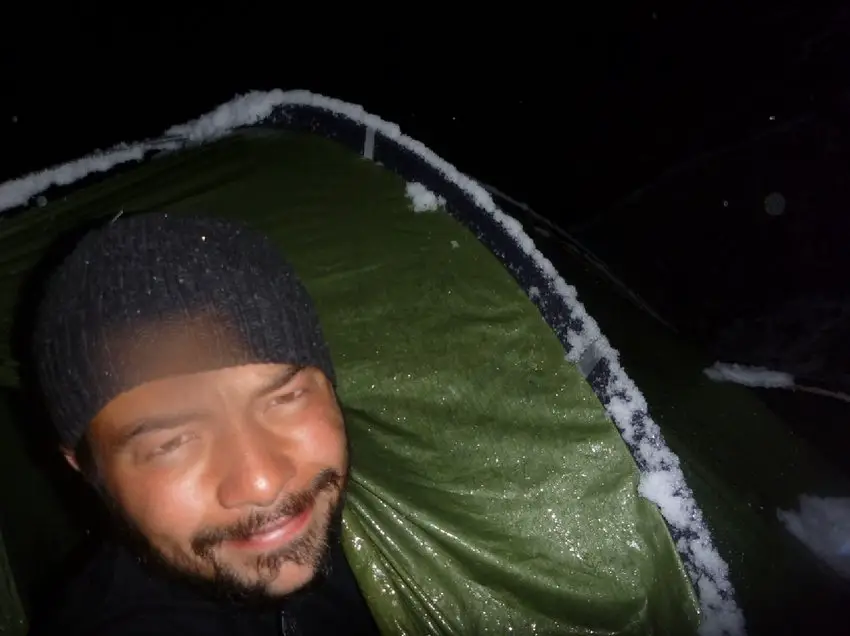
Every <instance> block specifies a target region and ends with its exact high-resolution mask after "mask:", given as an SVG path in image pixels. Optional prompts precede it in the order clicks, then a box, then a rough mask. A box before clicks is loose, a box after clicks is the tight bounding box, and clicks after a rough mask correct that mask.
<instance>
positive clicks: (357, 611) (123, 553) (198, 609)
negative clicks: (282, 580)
mask: <svg viewBox="0 0 850 636" xmlns="http://www.w3.org/2000/svg"><path fill="white" fill-rule="evenodd" d="M284 624H285V626H286V627H285V629H284ZM32 625H33V626H32V629H31V631H30V634H31V635H32V636H47V635H50V636H53V635H54V634H55V635H61V636H113V635H114V636H225V635H226V636H281V635H285V636H290V635H293V636H313V635H314V634H316V635H322V636H327V635H328V634H343V633H344V634H352V635H353V634H358V635H360V634H363V635H366V634H370V635H371V634H377V633H378V630H377V627H376V626H375V623H374V621H373V619H372V616H371V614H370V613H369V609H368V608H367V606H366V604H365V602H364V600H363V598H362V596H361V594H360V590H359V589H358V587H357V583H356V581H355V579H354V576H353V574H352V572H351V569H350V567H349V566H348V563H347V562H346V560H345V555H344V554H343V552H342V547H341V546H339V545H338V544H336V545H335V547H334V549H333V551H332V564H331V574H330V576H329V577H327V578H326V579H324V580H322V581H321V582H320V583H319V584H318V585H317V586H316V587H315V590H314V591H312V593H310V594H305V595H303V596H301V597H300V598H299V600H298V603H297V605H296V604H295V603H292V602H286V601H284V602H283V603H282V604H281V608H280V610H276V609H275V610H263V611H259V610H253V609H248V608H245V607H239V606H235V605H232V604H226V603H222V602H220V601H215V600H212V599H209V598H207V597H205V596H202V595H201V594H200V593H199V592H197V591H196V590H194V589H192V588H189V587H188V586H185V585H182V584H180V583H176V582H174V581H172V580H169V579H165V578H163V577H161V576H158V575H156V574H154V573H152V572H150V571H149V570H148V569H147V568H146V567H145V566H143V565H141V564H140V563H139V562H138V560H137V559H136V558H135V557H134V556H133V555H131V554H130V553H129V552H128V551H127V550H126V549H125V548H123V547H120V546H118V545H116V544H113V543H108V544H106V545H104V546H103V547H102V548H101V549H100V550H99V552H98V554H97V555H96V557H95V558H94V559H93V560H92V561H91V562H90V563H89V564H88V566H87V567H86V568H85V569H84V570H83V572H82V573H81V574H80V575H79V576H77V577H76V578H75V579H74V580H72V582H71V584H70V585H69V586H68V587H67V589H66V591H65V594H64V595H63V597H62V600H61V601H60V602H59V603H58V604H56V606H53V607H42V608H40V611H39V612H38V613H37V615H36V616H34V617H33V621H32Z"/></svg>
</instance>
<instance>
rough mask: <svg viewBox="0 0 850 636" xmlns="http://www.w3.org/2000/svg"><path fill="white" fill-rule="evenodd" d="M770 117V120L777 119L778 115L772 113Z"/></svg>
mask: <svg viewBox="0 0 850 636" xmlns="http://www.w3.org/2000/svg"><path fill="white" fill-rule="evenodd" d="M768 119H769V120H770V121H776V115H771V116H770V117H768Z"/></svg>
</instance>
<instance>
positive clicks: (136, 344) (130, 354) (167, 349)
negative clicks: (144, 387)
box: [103, 312, 251, 383]
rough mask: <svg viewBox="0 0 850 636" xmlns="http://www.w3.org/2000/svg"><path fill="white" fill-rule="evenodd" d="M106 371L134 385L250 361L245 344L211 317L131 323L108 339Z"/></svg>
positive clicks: (222, 321)
mask: <svg viewBox="0 0 850 636" xmlns="http://www.w3.org/2000/svg"><path fill="white" fill-rule="evenodd" d="M103 354H104V357H105V358H106V360H107V361H108V364H109V365H110V367H111V369H110V371H111V372H113V373H117V374H120V375H121V376H124V377H125V378H127V380H128V381H131V382H133V383H139V382H143V381H150V380H155V379H158V378H164V377H172V376H181V375H187V374H194V373H198V372H201V371H205V370H211V369H217V368H222V367H226V366H236V365H239V364H245V363H247V362H250V359H251V354H250V351H249V347H248V343H246V342H245V341H244V338H243V337H242V335H241V334H240V333H239V330H238V329H236V328H235V327H233V326H232V324H231V323H230V321H228V320H227V319H225V318H224V317H222V316H218V315H215V314H213V313H211V312H204V313H195V314H191V315H189V314H187V315H179V316H176V315H172V316H169V317H167V318H162V319H157V320H153V321H145V322H136V323H131V324H129V325H123V326H121V327H119V328H115V329H113V330H112V331H111V333H109V334H107V336H106V342H105V346H104V349H103Z"/></svg>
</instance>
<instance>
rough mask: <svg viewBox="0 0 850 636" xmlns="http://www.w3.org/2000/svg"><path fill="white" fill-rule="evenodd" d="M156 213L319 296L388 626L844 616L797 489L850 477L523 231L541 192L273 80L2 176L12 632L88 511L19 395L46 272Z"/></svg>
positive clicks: (3, 488)
mask: <svg viewBox="0 0 850 636" xmlns="http://www.w3.org/2000/svg"><path fill="white" fill-rule="evenodd" d="M152 209H157V210H167V211H170V212H171V213H173V214H181V213H185V212H191V213H196V212H199V211H203V212H204V213H207V214H214V215H225V216H234V217H239V218H241V219H243V220H246V221H247V222H249V223H251V224H253V225H255V226H256V227H258V228H259V229H261V230H264V231H265V232H267V233H268V234H269V235H270V236H272V237H273V238H274V239H275V240H276V241H277V242H278V243H279V245H280V247H281V249H282V250H284V251H285V253H286V254H287V256H288V257H289V258H290V259H291V260H292V261H293V262H294V264H295V265H296V267H297V269H298V270H299V272H300V273H301V274H302V276H303V277H304V279H305V281H306V283H307V285H308V287H309V288H310V291H311V293H312V294H313V295H314V297H315V299H316V302H317V304H318V306H319V310H320V312H321V314H322V317H323V321H324V323H325V325H326V327H325V329H326V332H327V334H328V338H329V341H330V344H331V347H332V350H333V352H334V357H335V360H336V364H337V366H338V375H339V377H340V397H341V400H342V402H343V404H344V407H345V412H346V414H347V420H348V426H349V430H350V433H349V434H350V436H351V439H352V446H353V453H354V455H353V485H352V487H351V492H350V497H349V500H348V504H347V508H346V513H345V533H346V550H347V553H348V555H349V558H350V561H351V564H352V567H353V569H354V571H355V574H356V576H357V578H358V580H359V583H360V585H361V587H362V589H363V591H364V594H365V596H366V598H367V600H368V603H369V604H370V606H371V608H372V610H373V613H374V614H375V616H376V618H377V621H378V623H379V625H380V627H381V628H382V630H383V632H384V633H387V634H401V633H404V634H484V633H492V634H504V633H509V632H512V633H520V634H529V633H536V634H546V633H559V634H562V633H573V634H590V633H592V634H646V633H654V634H686V633H697V632H699V633H701V634H744V633H752V634H755V633H765V634H768V633H769V634H776V633H783V632H785V631H791V632H794V633H796V632H798V631H811V630H810V629H804V627H806V628H814V627H815V626H817V625H818V624H819V623H818V621H821V622H822V624H823V625H830V624H831V623H830V621H831V620H833V619H834V615H832V614H830V611H831V610H833V609H834V608H835V607H841V605H840V603H841V600H842V597H841V596H840V595H841V594H842V593H843V591H844V588H842V587H841V586H842V582H841V578H840V574H841V572H842V570H841V569H840V568H836V567H835V561H834V558H839V557H840V554H838V553H837V552H836V553H834V554H833V553H830V550H829V549H824V548H823V546H824V545H832V544H824V543H823V542H821V543H820V544H818V545H819V546H820V549H815V548H814V547H812V544H811V543H807V542H806V541H805V540H803V539H802V535H803V534H805V531H806V530H808V531H810V532H811V530H812V524H810V523H808V524H807V519H808V517H806V510H812V509H814V510H815V511H816V512H817V513H819V514H820V516H819V517H818V518H819V519H822V518H824V517H823V514H822V513H823V510H822V508H821V507H819V506H817V505H814V508H812V505H813V504H812V500H811V499H804V500H803V503H804V508H803V510H802V512H798V506H799V505H800V501H801V500H800V497H801V496H807V497H808V496H811V497H816V498H817V497H846V496H847V495H848V493H850V488H848V484H847V483H846V482H845V481H843V480H842V478H841V476H840V475H838V474H834V473H832V472H831V471H830V470H829V469H828V468H827V467H826V465H825V464H824V463H823V462H821V461H820V460H819V457H818V456H816V455H815V454H814V452H813V451H811V450H810V449H808V448H807V447H806V446H805V445H803V444H801V443H800V442H799V441H798V440H796V439H795V438H794V437H793V436H792V435H791V434H790V433H789V432H788V431H787V430H786V429H785V428H784V426H783V425H782V423H781V422H779V421H777V420H776V419H774V418H773V417H772V416H771V415H770V413H769V412H768V411H767V410H766V409H764V408H763V407H762V406H761V405H760V403H759V402H758V401H757V400H756V399H755V398H754V397H753V396H752V395H751V394H750V393H749V392H748V390H747V389H746V388H743V387H740V386H735V385H733V384H725V383H716V382H713V381H711V380H710V379H709V378H707V377H706V376H705V375H704V374H703V372H702V370H703V369H704V368H706V367H708V366H709V365H710V361H707V360H705V359H703V358H702V357H701V355H700V354H699V353H697V352H695V351H692V350H689V349H688V348H687V347H686V346H685V345H683V344H682V343H681V342H679V341H678V340H677V339H676V338H675V337H674V336H673V335H672V333H671V332H670V331H669V330H668V329H667V328H666V327H665V326H664V325H663V324H661V323H660V322H659V321H658V320H656V319H655V318H654V317H653V316H652V315H651V314H650V312H649V311H648V310H646V308H645V307H643V306H642V305H641V303H640V299H638V298H636V297H635V296H634V295H631V294H629V293H625V292H624V290H623V289H622V287H621V286H619V285H618V283H617V281H616V279H614V278H613V277H612V276H610V275H609V274H608V273H607V272H606V271H605V269H604V268H603V267H601V266H600V265H599V264H598V263H597V262H596V261H594V259H593V258H592V255H589V254H587V253H584V252H582V251H581V249H580V248H578V247H577V246H573V248H574V249H573V248H569V249H565V247H564V244H563V242H562V241H559V242H557V243H556V242H555V241H554V240H549V239H547V238H546V236H545V234H541V238H540V239H539V241H538V244H537V245H536V244H535V243H534V242H533V241H532V240H531V239H530V238H529V235H528V234H526V231H525V230H524V227H529V226H531V225H534V224H539V223H541V221H540V218H539V217H537V216H536V215H535V214H534V213H533V212H532V211H531V210H528V209H527V208H526V207H525V206H523V205H521V204H517V203H516V202H514V201H512V200H511V199H509V198H508V197H506V196H504V195H501V194H499V193H497V192H495V191H494V190H492V189H488V188H487V187H485V186H482V185H481V184H479V183H477V182H476V181H474V180H472V179H471V178H469V177H467V176H465V175H464V174H462V173H461V172H459V171H458V170H457V169H456V168H454V167H453V166H451V165H449V164H448V163H446V162H445V161H443V160H442V159H440V158H439V157H437V156H436V155H435V154H434V153H433V152H431V151H430V150H429V149H427V148H426V147H424V146H423V145H422V144H420V143H418V142H416V141H415V140H413V139H411V138H409V137H407V136H405V135H403V134H402V133H401V132H400V131H399V129H398V128H397V127H396V126H394V125H393V124H390V123H387V122H385V121H383V120H381V119H379V118H378V117H376V116H373V115H370V114H367V113H365V112H364V111H363V110H362V109H361V108H360V107H358V106H354V105H351V104H347V103H344V102H341V101H337V100H334V99H329V98H325V97H321V96H318V95H314V94H310V93H307V92H301V91H294V92H282V91H274V92H270V93H262V94H260V93H252V94H248V95H246V96H244V97H241V98H238V99H236V100H234V101H232V102H230V103H227V104H224V105H222V106H221V107H219V108H218V109H216V110H215V111H214V112H212V113H210V114H208V115H206V116H204V117H201V118H200V119H198V120H196V121H192V122H189V123H187V124H185V125H181V126H176V127H174V128H172V129H170V130H168V131H166V133H165V134H164V135H163V137H162V138H160V139H154V140H148V141H145V142H141V143H138V144H131V145H125V146H121V147H119V148H116V149H113V150H110V151H107V152H103V153H99V154H97V155H95V156H91V157H86V158H83V159H80V160H79V161H76V162H73V163H70V164H67V165H64V166H59V167H57V168H53V169H49V170H46V171H44V172H41V173H38V174H32V175H29V176H26V177H23V178H21V179H19V180H16V181H12V182H8V183H6V184H3V185H0V210H3V212H2V213H0V302H2V303H3V310H2V312H0V325H2V329H3V338H2V341H0V342H2V345H0V346H2V348H0V371H1V372H2V373H1V374H0V377H2V383H3V385H4V388H3V394H2V400H0V436H2V438H0V461H2V467H3V471H5V472H4V478H3V479H2V482H0V484H2V485H0V497H2V513H3V514H2V540H3V541H2V543H0V557H2V558H0V574H2V578H0V581H2V584H1V585H2V587H0V594H2V597H0V603H2V604H0V608H2V612H3V613H2V620H3V621H5V623H4V624H3V625H0V628H2V630H5V631H4V633H15V632H16V630H18V629H20V630H22V629H23V625H24V623H25V621H26V618H25V617H26V616H27V612H31V611H33V607H36V608H37V607H39V605H38V604H37V602H36V601H37V600H39V599H40V598H42V590H43V589H45V588H44V586H45V585H46V584H47V583H48V582H49V581H52V580H54V579H56V578H57V573H58V572H60V571H61V568H62V567H63V565H62V564H64V563H65V562H66V561H67V560H68V559H69V558H71V555H74V554H76V552H77V548H78V546H80V545H84V542H83V539H84V537H85V536H86V534H87V533H88V532H90V531H91V530H92V528H93V523H94V522H93V521H92V517H91V516H90V515H87V514H85V511H87V510H89V509H90V506H89V504H90V502H88V501H86V499H85V497H86V496H87V495H86V493H85V491H84V489H82V487H80V486H79V485H78V484H77V483H76V482H75V481H74V480H73V479H71V476H70V475H69V474H68V473H67V472H66V471H63V470H62V469H61V468H59V467H58V466H57V461H58V460H57V459H56V456H57V455H58V454H57V453H51V452H50V451H49V450H45V446H46V445H45V442H44V440H45V438H44V434H43V431H45V430H46V425H45V424H44V423H43V422H42V421H39V418H40V416H38V415H37V411H36V410H35V409H37V402H36V401H34V400H33V398H32V397H31V396H30V395H29V393H28V391H27V389H28V387H29V383H28V382H27V377H28V376H27V373H26V369H27V367H26V364H25V362H26V360H25V358H24V357H22V354H21V349H22V347H21V342H23V341H25V338H26V335H27V334H26V328H27V324H28V320H27V315H28V314H27V312H28V311H31V308H32V305H33V298H34V291H33V290H35V289H37V284H36V282H37V281H38V280H39V277H40V276H42V275H43V272H44V271H46V270H45V268H46V267H47V264H49V263H51V259H54V260H55V258H56V256H55V254H58V253H59V252H57V251H56V249H58V248H56V249H54V246H56V245H59V246H62V245H63V244H67V241H66V240H65V239H63V238H61V237H67V236H74V235H76V234H78V233H79V231H80V228H84V227H87V226H89V225H90V224H92V223H98V222H108V221H109V219H111V218H113V217H115V216H116V215H118V214H133V213H136V212H140V211H145V210H152ZM75 233H76V234H75ZM63 241H65V243H63ZM63 249H64V248H63ZM541 250H542V251H541ZM544 254H546V256H544ZM768 442H769V443H768ZM817 501H820V500H817ZM835 501H839V502H840V501H841V500H835ZM786 523H790V524H791V526H793V529H795V530H799V532H795V531H794V530H789V529H788V527H786V525H785V524H786ZM795 523H796V525H794V524H795ZM834 525H835V524H833V526H834ZM791 526H789V527H791ZM801 528H802V530H800V529H801ZM832 530H833V531H835V532H838V531H836V530H835V528H834V527H833V528H832ZM815 532H817V528H815ZM801 533H802V534H801ZM843 536H844V537H845V538H846V537H847V534H846V530H844V535H843ZM844 558H845V559H846V558H847V557H846V556H845V557H844ZM844 573H845V574H846V569H845V570H844ZM820 633H824V632H823V631H821V632H820Z"/></svg>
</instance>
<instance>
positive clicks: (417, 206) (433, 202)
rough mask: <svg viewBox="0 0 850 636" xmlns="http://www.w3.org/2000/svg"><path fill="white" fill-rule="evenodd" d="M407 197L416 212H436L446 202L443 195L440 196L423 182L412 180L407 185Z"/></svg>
mask: <svg viewBox="0 0 850 636" xmlns="http://www.w3.org/2000/svg"><path fill="white" fill-rule="evenodd" d="M405 193H406V194H407V198H408V199H410V204H411V205H412V206H413V211H414V212H436V211H437V210H439V209H440V208H441V207H443V206H444V205H445V204H446V200H445V199H444V198H443V197H438V196H437V195H436V194H434V193H433V192H431V191H430V190H429V189H428V188H426V187H425V186H424V185H422V184H421V183H416V182H415V181H414V182H411V183H408V184H407V186H406V187H405Z"/></svg>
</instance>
